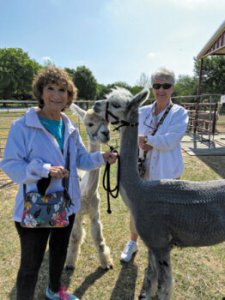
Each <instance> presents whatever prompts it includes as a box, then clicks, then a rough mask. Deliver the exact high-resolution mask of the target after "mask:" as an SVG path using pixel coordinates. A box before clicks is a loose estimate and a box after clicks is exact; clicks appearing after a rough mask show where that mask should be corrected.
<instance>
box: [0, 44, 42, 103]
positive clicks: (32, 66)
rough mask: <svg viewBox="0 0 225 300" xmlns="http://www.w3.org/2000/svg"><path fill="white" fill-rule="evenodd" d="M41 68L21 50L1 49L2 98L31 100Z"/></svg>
mask: <svg viewBox="0 0 225 300" xmlns="http://www.w3.org/2000/svg"><path fill="white" fill-rule="evenodd" d="M40 68H41V66H40V65H39V64H38V63H37V62H36V61H35V60H32V59H30V57H29V56H28V54H27V53H26V52H24V51H23V50H22V49H20V48H2V49H0V98H3V99H10V98H17V99H18V98H20V99H25V98H27V97H29V98H31V95H32V92H31V83H32V80H33V77H34V75H35V74H36V73H37V71H38V70H39V69H40Z"/></svg>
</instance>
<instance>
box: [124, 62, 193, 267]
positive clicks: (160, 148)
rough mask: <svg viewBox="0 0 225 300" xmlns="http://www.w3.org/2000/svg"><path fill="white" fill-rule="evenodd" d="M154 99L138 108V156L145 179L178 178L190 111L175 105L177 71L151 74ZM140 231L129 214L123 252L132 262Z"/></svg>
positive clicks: (180, 171) (159, 71) (182, 167)
mask: <svg viewBox="0 0 225 300" xmlns="http://www.w3.org/2000/svg"><path fill="white" fill-rule="evenodd" d="M151 84H152V93H153V95H154V98H155V101H154V102H153V103H152V104H150V105H146V106H143V107H141V108H140V109H139V127H138V132H139V158H140V159H141V160H142V162H143V165H144V174H143V178H144V179H145V180H160V179H178V178H179V177H180V176H181V174H182V172H183V170H184V163H183V158H182V152H181V145H180V142H181V139H182V137H183V136H184V134H185V132H186V129H187V125H188V114H187V111H186V110H185V109H184V108H183V107H182V106H180V105H177V104H173V102H172V100H171V96H172V94H173V91H174V85H175V75H174V72H172V71H170V70H168V69H166V68H161V69H158V70H157V71H156V72H155V73H153V74H152V76H151ZM137 240H138V234H137V232H136V229H135V225H134V222H133V218H132V216H131V217H130V240H129V241H128V243H127V245H126V247H125V249H124V251H123V252H122V254H121V261H122V262H129V261H130V260H131V259H132V257H133V256H134V254H135V253H136V252H137V250H138V245H137Z"/></svg>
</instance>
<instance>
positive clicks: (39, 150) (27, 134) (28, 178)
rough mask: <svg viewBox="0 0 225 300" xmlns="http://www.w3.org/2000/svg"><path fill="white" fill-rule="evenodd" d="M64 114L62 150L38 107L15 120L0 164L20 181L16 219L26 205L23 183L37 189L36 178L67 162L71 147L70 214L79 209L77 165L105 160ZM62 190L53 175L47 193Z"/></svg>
mask: <svg viewBox="0 0 225 300" xmlns="http://www.w3.org/2000/svg"><path fill="white" fill-rule="evenodd" d="M62 116H63V120H64V124H65V132H64V150H63V154H62V152H61V150H60V148H59V145H58V143H57V141H56V140H55V138H54V137H53V136H52V135H51V134H50V133H49V132H48V131H47V130H46V129H45V128H44V127H43V126H42V124H41V123H40V121H39V118H38V115H37V113H36V109H34V108H31V109H30V110H29V111H28V112H27V113H26V114H25V115H24V116H23V117H21V118H20V119H17V120H15V121H14V122H13V123H12V126H11V128H10V131H9V135H8V139H7V143H6V147H5V152H4V157H3V160H2V161H1V162H0V168H2V169H3V171H4V172H5V173H6V174H7V175H8V176H9V177H10V178H11V179H12V180H13V181H14V182H16V183H18V184H19V190H18V193H17V195H16V203H15V207H14V220H15V221H17V222H20V221H21V218H22V212H23V206H24V203H23V184H24V183H26V190H27V192H29V191H37V186H36V183H37V181H38V180H39V179H41V178H42V177H48V174H49V168H50V166H59V165H62V166H65V165H66V154H67V149H68V147H69V153H70V176H69V194H70V196H71V199H72V203H73V205H72V206H71V209H70V212H69V215H70V214H72V213H76V212H77V211H78V210H79V209H80V187H79V178H78V174H77V168H80V169H83V170H91V169H95V168H99V167H101V166H102V165H103V164H104V163H105V162H104V159H103V155H102V153H101V152H94V153H89V152H87V150H86V149H85V147H84V144H83V142H82V140H81V137H80V134H79V132H78V129H77V128H76V127H75V126H74V125H73V124H72V123H71V121H70V120H69V118H67V116H66V115H65V114H62ZM61 190H63V186H62V180H60V179H55V178H52V179H51V183H50V185H49V187H48V189H47V191H46V193H51V192H54V191H61Z"/></svg>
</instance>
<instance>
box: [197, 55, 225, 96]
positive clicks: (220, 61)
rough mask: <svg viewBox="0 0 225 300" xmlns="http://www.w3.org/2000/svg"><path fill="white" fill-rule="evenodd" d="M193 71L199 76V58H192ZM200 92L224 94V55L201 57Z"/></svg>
mask: <svg viewBox="0 0 225 300" xmlns="http://www.w3.org/2000/svg"><path fill="white" fill-rule="evenodd" d="M194 72H195V75H196V77H197V78H199V72H200V60H197V59H194ZM200 91H201V94H207V93H208V94H225V57H224V56H222V55H221V56H209V57H206V58H204V59H203V66H202V82H201V87H200Z"/></svg>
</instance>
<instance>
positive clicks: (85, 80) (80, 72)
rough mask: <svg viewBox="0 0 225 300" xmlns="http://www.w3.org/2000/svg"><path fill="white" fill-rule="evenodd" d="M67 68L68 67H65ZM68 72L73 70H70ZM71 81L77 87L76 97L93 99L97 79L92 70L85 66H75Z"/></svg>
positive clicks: (95, 92) (94, 97)
mask: <svg viewBox="0 0 225 300" xmlns="http://www.w3.org/2000/svg"><path fill="white" fill-rule="evenodd" d="M67 70H68V69H67ZM70 74H73V72H71V71H70ZM73 81H74V84H75V86H76V87H77V89H78V98H79V99H83V100H95V99H96V94H97V81H96V79H95V77H94V76H93V74H92V72H91V71H90V70H89V69H88V68H87V67H85V66H80V67H77V69H76V71H75V72H74V74H73Z"/></svg>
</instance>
